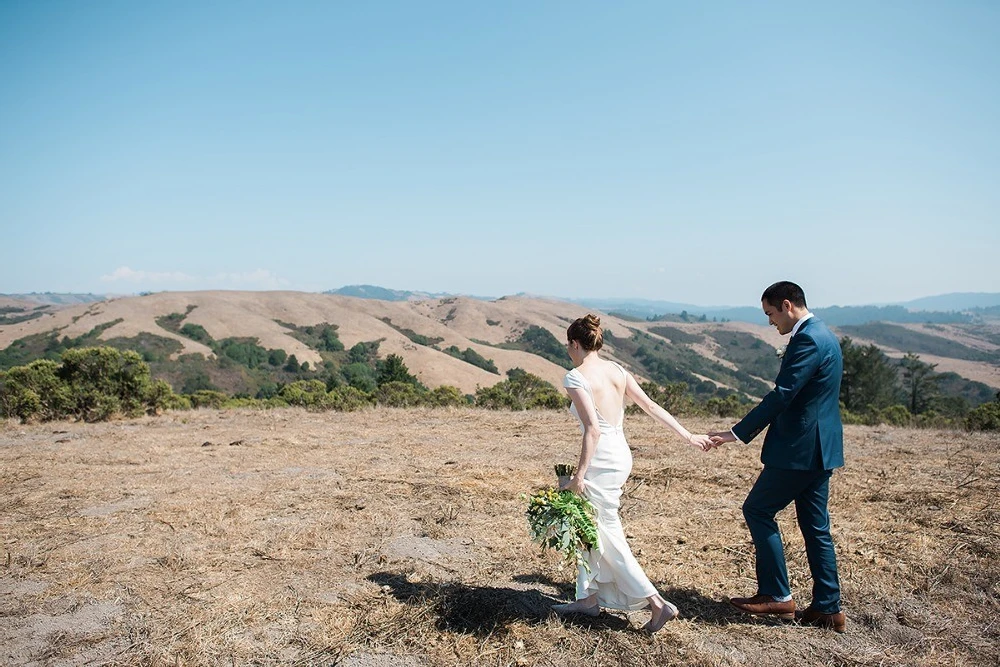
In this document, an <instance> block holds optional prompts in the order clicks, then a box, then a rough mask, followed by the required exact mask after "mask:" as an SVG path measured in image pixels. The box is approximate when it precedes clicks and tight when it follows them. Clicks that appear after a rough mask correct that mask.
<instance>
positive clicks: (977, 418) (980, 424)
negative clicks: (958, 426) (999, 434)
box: [965, 399, 1000, 431]
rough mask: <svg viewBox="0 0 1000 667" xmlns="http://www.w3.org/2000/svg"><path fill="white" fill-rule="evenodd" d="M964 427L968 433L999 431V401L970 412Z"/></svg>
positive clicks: (984, 404) (985, 404)
mask: <svg viewBox="0 0 1000 667" xmlns="http://www.w3.org/2000/svg"><path fill="white" fill-rule="evenodd" d="M965 427H966V428H967V429H969V430H970V431H1000V399H998V400H996V401H993V402H991V403H983V404H982V405H980V406H979V407H978V408H976V409H974V410H972V411H970V412H969V414H968V416H966V418H965Z"/></svg>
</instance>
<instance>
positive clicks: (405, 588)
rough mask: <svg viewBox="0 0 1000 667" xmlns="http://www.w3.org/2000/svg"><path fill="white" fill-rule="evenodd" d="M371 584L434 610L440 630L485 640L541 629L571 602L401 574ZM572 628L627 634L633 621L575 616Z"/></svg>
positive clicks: (380, 575) (527, 578)
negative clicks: (517, 626)
mask: <svg viewBox="0 0 1000 667" xmlns="http://www.w3.org/2000/svg"><path fill="white" fill-rule="evenodd" d="M368 580H369V581H371V582H373V583H375V584H378V585H379V586H381V587H383V588H385V587H388V591H387V592H388V593H389V594H390V595H392V596H393V597H395V598H396V599H397V600H399V601H400V602H404V603H406V604H412V605H422V604H428V603H429V604H431V605H432V606H433V609H434V612H435V613H436V614H437V618H438V620H437V623H436V625H437V627H438V629H439V630H448V631H451V632H460V633H467V634H474V635H477V636H485V635H488V634H491V633H495V632H497V631H498V630H504V629H506V628H507V626H508V625H510V624H511V623H513V622H516V621H521V622H526V623H528V624H529V625H538V624H540V623H543V622H544V621H545V620H546V619H548V618H549V617H551V616H552V613H553V612H552V609H551V607H552V605H553V604H557V603H559V602H566V601H567V599H568V598H567V599H558V598H555V597H552V596H550V595H546V594H544V593H542V592H541V591H538V590H517V589H514V588H506V587H493V586H469V585H467V584H463V583H459V582H454V581H450V582H438V583H427V582H411V581H409V580H408V579H407V578H406V575H405V574H402V573H398V572H376V573H375V574H372V575H370V576H369V577H368ZM514 580H515V581H517V582H519V583H539V584H545V585H548V586H554V587H556V588H557V589H559V590H564V591H568V592H570V593H571V592H572V587H571V586H568V585H566V584H563V583H557V582H554V581H552V580H551V579H549V578H547V577H542V576H536V575H530V574H529V575H518V576H516V577H514ZM565 621H566V622H567V623H570V624H572V625H579V626H583V627H588V628H606V629H608V630H625V629H628V628H629V627H630V625H629V623H628V621H627V620H626V619H624V618H619V617H617V616H613V615H611V614H608V613H602V614H601V615H600V616H598V617H597V618H590V617H587V616H571V617H567V618H566V619H565Z"/></svg>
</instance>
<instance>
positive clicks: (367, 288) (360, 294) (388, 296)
mask: <svg viewBox="0 0 1000 667" xmlns="http://www.w3.org/2000/svg"><path fill="white" fill-rule="evenodd" d="M323 294H337V295H339V296H351V297H355V298H358V299H377V300H378V301H422V300H424V299H445V298H448V297H459V296H464V297H467V298H469V299H479V300H482V301H492V300H493V299H494V297H491V296H473V295H471V294H452V293H450V292H418V291H413V290H400V289H390V288H388V287H379V286H378V285H344V286H343V287H338V288H336V289H331V290H326V291H325V292H323Z"/></svg>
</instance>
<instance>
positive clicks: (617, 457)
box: [553, 315, 711, 633]
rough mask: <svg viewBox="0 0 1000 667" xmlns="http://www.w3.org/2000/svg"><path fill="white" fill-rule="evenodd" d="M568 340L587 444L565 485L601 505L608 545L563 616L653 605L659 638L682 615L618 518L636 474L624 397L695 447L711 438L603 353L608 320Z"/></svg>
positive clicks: (594, 321) (593, 557) (600, 527)
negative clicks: (644, 568) (683, 420)
mask: <svg viewBox="0 0 1000 667" xmlns="http://www.w3.org/2000/svg"><path fill="white" fill-rule="evenodd" d="M566 338H567V341H568V342H567V345H566V347H567V350H568V352H569V356H570V359H572V360H573V365H574V366H575V368H574V369H573V370H571V371H570V372H569V373H567V374H566V377H565V378H564V380H563V386H564V387H565V388H566V391H567V393H568V394H569V397H570V398H571V399H572V401H573V405H572V406H571V407H570V412H572V413H573V415H574V416H576V417H577V419H579V420H580V428H581V430H582V431H583V447H582V450H581V451H580V460H579V463H578V464H577V467H576V474H575V475H574V476H573V477H572V478H571V479H570V480H569V481H568V482H567V483H565V484H564V485H563V487H562V488H564V489H569V490H570V491H573V492H575V493H579V494H582V495H583V496H585V497H586V498H587V499H588V500H589V501H590V502H591V503H592V504H593V505H594V508H595V509H596V510H597V533H598V536H599V537H600V546H599V547H598V548H597V549H594V550H591V551H589V552H587V555H586V557H585V558H586V560H587V565H589V568H590V569H589V571H588V570H587V568H586V567H584V566H583V565H580V567H579V571H578V574H577V578H576V601H575V602H571V603H569V604H559V605H555V606H554V607H553V609H554V610H555V611H556V613H558V614H574V613H578V614H586V615H589V616H597V615H598V614H600V613H601V610H600V608H601V607H608V608H611V609H621V610H624V611H634V610H637V609H643V608H645V607H647V606H648V607H649V609H650V611H651V613H652V616H651V617H650V619H649V622H648V623H646V625H645V626H643V629H644V630H646V631H648V632H650V633H653V632H656V631H657V630H659V629H660V628H662V627H663V624H664V623H666V622H667V621H669V620H671V619H674V618H676V617H677V614H678V611H677V607H675V606H674V605H673V604H671V603H670V602H667V601H666V600H664V599H663V597H661V596H660V594H659V593H658V592H657V590H656V587H654V586H653V584H652V582H650V581H649V578H648V577H647V576H646V575H645V573H644V572H643V571H642V568H641V567H640V566H639V563H638V562H637V561H636V559H635V556H633V555H632V550H631V549H630V548H629V546H628V543H627V542H626V541H625V531H624V530H623V529H622V524H621V521H620V520H619V518H618V506H619V499H620V498H621V494H622V486H623V485H624V484H625V481H626V480H627V479H628V476H629V473H630V472H631V471H632V453H631V451H629V446H628V442H627V441H626V440H625V433H624V432H623V431H622V425H623V421H624V418H625V404H624V397H625V396H628V397H629V398H631V399H632V400H633V401H635V403H636V405H638V406H639V407H640V408H642V409H643V410H644V411H645V412H646V413H647V414H648V415H649V416H651V417H652V418H653V419H655V420H656V421H658V422H660V423H661V424H664V425H665V426H669V427H670V428H672V429H673V430H674V431H676V432H677V434H678V435H680V436H681V437H682V438H684V440H686V441H687V443H688V444H690V445H691V446H692V447H697V448H698V449H701V450H702V451H707V450H708V449H710V445H711V441H710V440H709V438H708V436H706V435H692V434H691V433H689V432H688V431H687V430H686V429H685V428H684V427H683V426H681V425H680V423H678V421H677V420H676V419H674V417H673V416H672V415H671V414H670V413H669V412H667V411H666V410H664V409H663V408H662V407H660V406H659V405H657V404H656V403H655V402H654V401H653V400H652V399H650V398H649V397H648V396H647V395H646V392H644V391H643V390H642V388H641V387H640V386H639V384H638V383H637V382H636V380H635V378H634V377H632V374H631V373H629V372H628V371H626V370H625V369H624V368H622V367H621V366H620V365H618V364H616V363H614V362H612V361H607V360H605V359H602V358H601V357H600V355H598V350H600V349H601V347H602V345H603V344H604V340H603V333H602V331H601V320H600V318H598V317H595V316H594V315H587V316H586V317H581V318H579V319H577V320H576V321H574V322H573V323H572V324H571V325H570V326H569V328H568V329H567V331H566Z"/></svg>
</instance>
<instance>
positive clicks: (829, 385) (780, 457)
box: [710, 281, 847, 632]
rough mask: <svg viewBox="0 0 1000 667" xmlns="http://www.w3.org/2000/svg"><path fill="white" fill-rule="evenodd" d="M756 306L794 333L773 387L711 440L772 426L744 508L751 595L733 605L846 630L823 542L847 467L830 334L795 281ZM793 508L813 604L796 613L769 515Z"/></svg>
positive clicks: (836, 355) (830, 551) (840, 365)
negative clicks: (834, 485) (750, 547)
mask: <svg viewBox="0 0 1000 667" xmlns="http://www.w3.org/2000/svg"><path fill="white" fill-rule="evenodd" d="M761 306H763V308H764V314H765V315H767V318H768V321H770V323H771V324H772V325H773V326H774V327H776V328H777V329H778V332H779V333H780V334H782V335H785V334H788V333H790V334H791V338H790V339H789V341H788V346H787V347H786V349H785V352H784V355H783V357H782V359H781V370H780V371H779V372H778V377H777V379H776V380H775V382H774V385H775V386H774V389H773V390H772V391H771V392H770V393H769V394H768V395H767V396H765V397H764V399H763V400H762V401H761V402H760V403H759V404H758V405H757V407H755V408H754V409H753V410H751V411H750V412H749V413H748V414H747V416H746V417H744V418H743V419H742V421H740V423H738V424H736V426H734V427H733V428H732V430H731V431H724V432H720V433H711V434H710V435H711V436H712V442H713V443H714V445H715V446H716V447H718V446H719V445H721V444H723V443H727V442H742V443H748V442H750V441H751V440H753V439H754V438H756V437H757V436H758V435H759V434H760V432H761V431H763V430H764V428H765V427H769V428H768V431H767V436H765V438H764V446H763V448H762V449H761V455H760V460H761V462H762V463H763V464H764V469H763V470H762V471H761V473H760V476H759V477H758V478H757V482H756V483H755V484H754V486H753V489H751V491H750V494H749V495H748V496H747V499H746V501H745V502H744V503H743V516H744V517H745V518H746V522H747V526H748V527H749V528H750V535H751V536H752V537H753V543H754V547H755V549H756V552H757V563H756V569H757V593H756V594H755V595H754V596H753V597H749V598H731V599H730V600H729V602H730V604H732V605H733V606H734V607H736V608H737V609H739V610H741V611H744V612H746V613H748V614H755V615H767V614H774V615H777V616H780V617H781V618H785V619H791V618H793V616H794V617H796V618H797V619H798V620H799V621H800V622H801V623H806V624H809V625H818V626H822V627H827V628H833V629H834V630H836V631H837V632H844V631H845V630H846V627H847V619H846V617H845V616H844V613H843V612H842V611H841V610H840V581H839V578H838V576H837V557H836V554H835V553H834V548H833V539H832V537H831V536H830V514H829V512H828V510H827V502H828V500H829V497H830V476H831V475H832V474H833V469H834V468H839V467H841V466H843V465H844V445H843V426H842V425H841V422H840V379H841V375H842V374H843V370H844V362H843V358H842V357H841V354H840V342H839V341H838V340H837V337H836V336H835V335H834V334H833V333H832V332H831V331H830V330H829V329H828V328H827V327H826V325H825V324H823V323H822V322H821V321H819V320H818V319H816V318H815V317H814V316H813V314H812V313H810V312H809V309H808V308H806V296H805V293H804V292H803V291H802V288H801V287H799V286H798V285H796V284H795V283H791V282H787V281H782V282H778V283H775V284H773V285H771V286H770V287H768V288H767V289H766V290H764V294H763V295H762V296H761ZM792 502H794V503H795V513H796V515H797V518H798V523H799V529H800V530H801V531H802V536H803V537H804V538H805V543H806V554H807V556H808V559H809V571H810V572H811V573H812V578H813V591H812V596H813V597H812V604H810V605H809V607H808V608H806V609H805V610H804V611H801V612H799V613H798V614H796V613H795V602H794V601H793V600H792V595H791V589H790V588H789V586H788V570H787V568H786V566H785V554H784V550H783V548H782V542H781V533H780V531H779V530H778V524H777V523H776V522H775V520H774V516H775V514H777V513H778V512H779V511H781V510H782V509H784V508H785V507H787V506H788V505H789V504H791V503H792Z"/></svg>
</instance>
